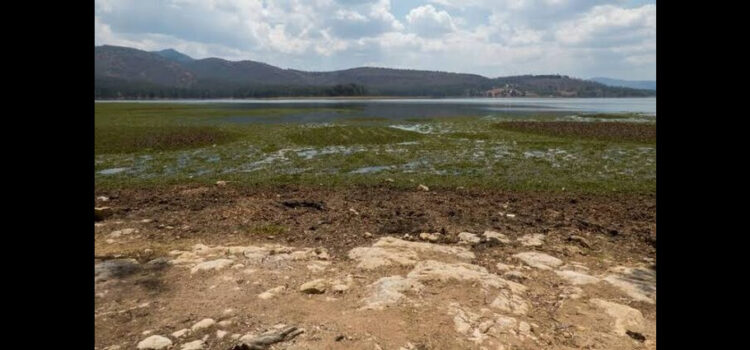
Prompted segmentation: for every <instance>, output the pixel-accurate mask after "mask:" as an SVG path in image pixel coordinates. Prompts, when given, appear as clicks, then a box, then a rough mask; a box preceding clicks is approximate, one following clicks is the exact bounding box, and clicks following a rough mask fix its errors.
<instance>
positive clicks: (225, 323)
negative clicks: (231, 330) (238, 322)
mask: <svg viewBox="0 0 750 350" xmlns="http://www.w3.org/2000/svg"><path fill="white" fill-rule="evenodd" d="M232 323H234V322H232V320H223V321H219V323H218V325H219V327H229V326H231V325H232Z"/></svg>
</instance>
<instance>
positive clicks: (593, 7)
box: [94, 0, 656, 80]
mask: <svg viewBox="0 0 750 350" xmlns="http://www.w3.org/2000/svg"><path fill="white" fill-rule="evenodd" d="M94 29H95V34H94V44H95V45H118V46H128V47H133V48H137V49H142V50H148V51H154V50H163V49H168V48H172V49H175V50H177V51H180V52H182V53H185V54H187V55H189V56H191V57H193V58H198V59H200V58H207V57H219V58H223V59H227V60H253V61H259V62H264V63H268V64H271V65H274V66H278V67H282V68H293V69H299V70H306V71H331V70H338V69H347V68H353V67H361V66H371V67H388V68H405V69H425V70H438V71H446V72H460V73H474V74H480V75H483V76H486V77H490V78H494V77H499V76H508V75H521V74H563V75H569V76H572V77H577V78H584V79H586V78H592V77H609V78H617V79H626V80H656V1H655V0H654V1H642V0H577V1H576V0H96V1H95V10H94Z"/></svg>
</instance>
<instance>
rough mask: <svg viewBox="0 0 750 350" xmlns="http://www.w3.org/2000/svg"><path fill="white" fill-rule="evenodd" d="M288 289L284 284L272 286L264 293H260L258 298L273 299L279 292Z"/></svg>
mask: <svg viewBox="0 0 750 350" xmlns="http://www.w3.org/2000/svg"><path fill="white" fill-rule="evenodd" d="M285 289H286V287H284V286H278V287H276V288H271V289H269V290H267V291H265V292H263V293H260V294H258V298H261V299H263V300H267V299H271V298H273V297H275V296H276V295H277V294H279V293H281V292H283V291H284V290H285Z"/></svg>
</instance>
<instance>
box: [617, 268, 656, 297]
mask: <svg viewBox="0 0 750 350" xmlns="http://www.w3.org/2000/svg"><path fill="white" fill-rule="evenodd" d="M610 271H612V272H614V273H613V274H610V275H607V276H606V277H604V281H606V282H608V283H609V284H611V285H613V286H615V287H617V288H619V289H620V290H621V291H622V292H624V293H625V294H626V295H627V296H629V297H630V298H632V299H633V300H637V301H643V302H647V303H651V304H654V303H655V302H656V271H654V270H651V269H647V268H643V267H636V268H633V267H626V266H617V267H614V268H612V269H610Z"/></svg>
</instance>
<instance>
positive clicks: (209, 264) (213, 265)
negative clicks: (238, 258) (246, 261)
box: [190, 259, 234, 273]
mask: <svg viewBox="0 0 750 350" xmlns="http://www.w3.org/2000/svg"><path fill="white" fill-rule="evenodd" d="M233 263H234V260H231V259H216V260H211V261H206V262H202V263H200V264H198V265H195V266H194V267H193V268H192V269H191V270H190V273H196V272H199V271H210V270H214V271H218V270H221V269H223V268H225V267H228V266H230V265H232V264H233Z"/></svg>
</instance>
